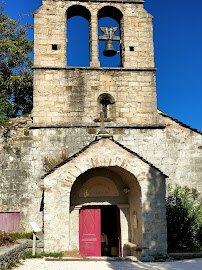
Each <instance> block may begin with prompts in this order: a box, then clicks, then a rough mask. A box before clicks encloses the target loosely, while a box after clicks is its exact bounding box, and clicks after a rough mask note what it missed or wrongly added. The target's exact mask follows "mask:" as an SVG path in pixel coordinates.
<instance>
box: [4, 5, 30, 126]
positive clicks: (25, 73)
mask: <svg viewBox="0 0 202 270" xmlns="http://www.w3.org/2000/svg"><path fill="white" fill-rule="evenodd" d="M30 28H32V26H31V25H28V24H25V25H23V26H22V25H20V20H19V21H15V20H13V19H11V18H9V16H8V15H6V14H5V10H4V4H2V5H0V124H1V125H2V124H3V123H4V122H5V121H6V119H8V118H10V117H16V116H17V115H19V114H21V113H22V114H24V113H28V112H30V111H31V109H32V98H33V74H32V70H31V66H32V59H31V58H30V56H29V55H30V53H32V52H33V41H30V40H29V39H28V37H27V34H28V30H29V29H30Z"/></svg>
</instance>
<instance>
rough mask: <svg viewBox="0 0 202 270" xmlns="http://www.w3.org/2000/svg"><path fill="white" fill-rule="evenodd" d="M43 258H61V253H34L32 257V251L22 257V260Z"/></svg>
mask: <svg viewBox="0 0 202 270" xmlns="http://www.w3.org/2000/svg"><path fill="white" fill-rule="evenodd" d="M44 257H52V258H61V257H62V253H40V254H38V253H36V254H35V255H34V256H33V255H32V250H28V251H27V252H26V253H25V255H24V256H23V260H25V259H33V258H37V259H42V258H44Z"/></svg>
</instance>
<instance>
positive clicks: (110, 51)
mask: <svg viewBox="0 0 202 270" xmlns="http://www.w3.org/2000/svg"><path fill="white" fill-rule="evenodd" d="M116 54H117V51H116V50H115V49H114V44H113V41H112V40H107V42H106V44H105V50H104V51H103V55H104V56H107V57H110V56H114V55H116Z"/></svg>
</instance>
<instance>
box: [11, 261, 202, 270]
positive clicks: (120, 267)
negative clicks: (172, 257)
mask: <svg viewBox="0 0 202 270" xmlns="http://www.w3.org/2000/svg"><path fill="white" fill-rule="evenodd" d="M21 263H22V264H21V265H20V266H19V267H16V268H15V269H16V270H107V269H108V270H109V269H110V270H202V259H191V260H183V261H172V262H163V263H141V262H130V261H108V262H106V261H89V262H86V261H83V262H81V261H74V262H71V261H46V260H45V259H27V260H25V261H21Z"/></svg>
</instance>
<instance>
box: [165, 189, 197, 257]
mask: <svg viewBox="0 0 202 270" xmlns="http://www.w3.org/2000/svg"><path fill="white" fill-rule="evenodd" d="M166 209H167V225H168V251H169V252H170V251H177V250H178V251H183V250H184V251H185V250H186V251H193V250H200V249H202V199H201V197H200V194H199V192H198V191H197V190H196V189H195V188H192V189H190V188H188V187H187V186H185V187H180V186H178V185H177V186H176V187H175V188H172V187H171V186H168V196H167V203H166Z"/></svg>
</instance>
